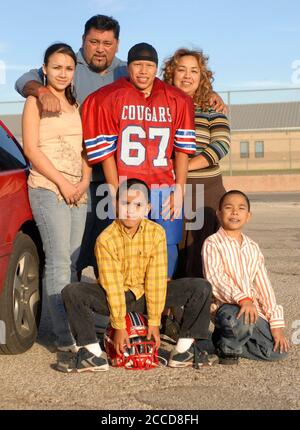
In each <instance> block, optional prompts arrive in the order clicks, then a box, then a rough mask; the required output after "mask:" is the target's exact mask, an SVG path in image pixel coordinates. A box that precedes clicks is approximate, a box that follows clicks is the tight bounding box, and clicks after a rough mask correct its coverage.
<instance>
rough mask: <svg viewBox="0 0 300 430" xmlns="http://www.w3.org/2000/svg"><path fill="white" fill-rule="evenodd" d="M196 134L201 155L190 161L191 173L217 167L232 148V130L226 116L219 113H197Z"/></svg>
mask: <svg viewBox="0 0 300 430" xmlns="http://www.w3.org/2000/svg"><path fill="white" fill-rule="evenodd" d="M196 134H197V135H198V136H201V137H200V138H199V140H198V141H197V147H198V148H197V152H198V151H199V147H200V151H201V149H202V148H203V149H202V151H201V153H200V154H199V155H196V157H193V158H191V159H189V171H191V170H198V169H205V168H206V167H210V166H216V165H217V164H218V163H219V161H220V160H221V159H222V158H223V157H225V156H226V155H227V154H228V152H229V148H230V143H231V138H230V128H229V122H228V119H227V117H226V116H225V115H222V114H218V113H217V112H206V113H205V112H204V113H200V114H199V113H198V116H197V113H196Z"/></svg>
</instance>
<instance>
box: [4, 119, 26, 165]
mask: <svg viewBox="0 0 300 430" xmlns="http://www.w3.org/2000/svg"><path fill="white" fill-rule="evenodd" d="M26 166H27V163H26V160H25V158H24V156H23V154H22V152H21V150H20V149H19V148H18V146H17V145H16V143H15V141H14V139H13V138H12V137H10V136H9V135H8V134H7V132H6V131H5V130H4V128H3V127H1V126H0V172H4V171H7V170H15V169H24V168H25V167H26Z"/></svg>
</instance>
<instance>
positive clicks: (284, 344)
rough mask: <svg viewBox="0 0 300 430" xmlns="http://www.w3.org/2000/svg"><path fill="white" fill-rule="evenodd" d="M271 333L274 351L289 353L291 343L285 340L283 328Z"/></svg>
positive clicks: (275, 329)
mask: <svg viewBox="0 0 300 430" xmlns="http://www.w3.org/2000/svg"><path fill="white" fill-rule="evenodd" d="M271 333H272V336H273V339H274V349H273V351H274V352H276V351H279V352H280V354H282V353H283V352H288V349H289V342H288V340H287V339H286V338H285V336H284V333H283V330H282V328H272V329H271Z"/></svg>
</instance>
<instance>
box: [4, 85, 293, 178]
mask: <svg viewBox="0 0 300 430" xmlns="http://www.w3.org/2000/svg"><path fill="white" fill-rule="evenodd" d="M219 94H220V95H221V97H222V98H223V100H224V102H225V103H226V104H227V106H228V117H229V120H230V124H231V151H230V153H229V154H228V155H227V157H225V158H224V159H223V160H222V161H221V167H222V171H223V174H224V175H231V176H237V175H262V174H273V173H276V174H278V173H282V174H287V173H288V174H292V173H300V87H299V88H297V87H295V88H276V89H257V90H233V91H220V92H219ZM23 105H24V101H23V100H18V101H0V118H1V119H3V120H4V122H5V123H6V124H7V126H8V127H9V128H10V129H11V131H12V132H13V133H14V134H15V136H16V137H17V138H18V139H19V140H20V141H21V139H22V136H21V114H22V110H23Z"/></svg>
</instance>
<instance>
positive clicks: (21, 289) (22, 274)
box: [14, 252, 40, 337]
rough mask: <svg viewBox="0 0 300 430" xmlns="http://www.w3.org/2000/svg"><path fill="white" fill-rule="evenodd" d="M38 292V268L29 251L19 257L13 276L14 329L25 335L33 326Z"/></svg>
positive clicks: (38, 297) (38, 296) (38, 298)
mask: <svg viewBox="0 0 300 430" xmlns="http://www.w3.org/2000/svg"><path fill="white" fill-rule="evenodd" d="M39 300H40V294H39V268H38V266H37V264H36V260H35V258H34V257H33V255H32V254H30V253H29V252H24V253H23V254H22V255H21V257H20V258H19V261H18V264H17V267H16V271H15V277H14V319H15V324H16V330H17V332H18V334H19V335H20V336H22V337H26V336H28V335H29V334H30V332H31V331H32V330H33V329H34V328H35V326H36V321H35V313H36V309H37V303H38V302H39Z"/></svg>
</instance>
